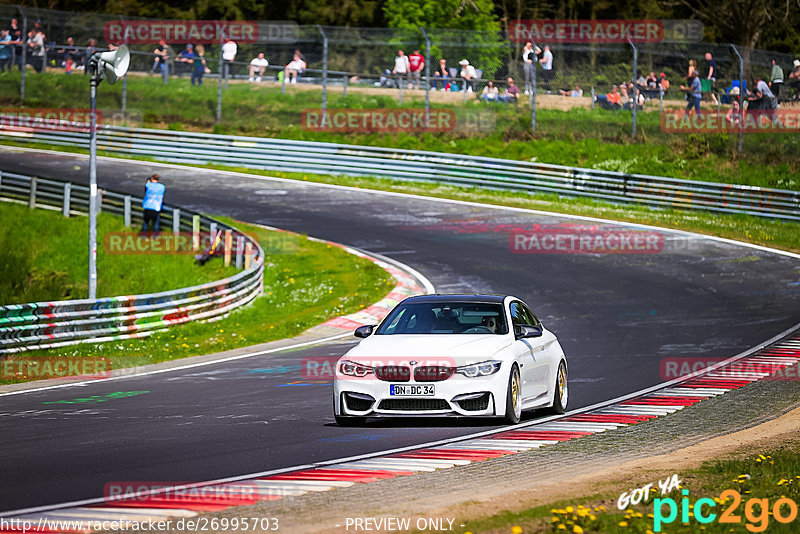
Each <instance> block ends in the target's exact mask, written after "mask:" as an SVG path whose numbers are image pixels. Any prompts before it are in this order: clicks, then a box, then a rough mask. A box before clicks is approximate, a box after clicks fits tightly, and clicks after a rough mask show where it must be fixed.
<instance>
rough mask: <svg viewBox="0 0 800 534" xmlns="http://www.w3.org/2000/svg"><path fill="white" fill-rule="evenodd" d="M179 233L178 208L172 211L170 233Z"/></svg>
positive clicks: (179, 211) (179, 214)
mask: <svg viewBox="0 0 800 534" xmlns="http://www.w3.org/2000/svg"><path fill="white" fill-rule="evenodd" d="M180 232H181V210H180V208H173V209H172V233H173V234H175V235H178V234H179V233H180Z"/></svg>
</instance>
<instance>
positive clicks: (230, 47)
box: [222, 39, 238, 78]
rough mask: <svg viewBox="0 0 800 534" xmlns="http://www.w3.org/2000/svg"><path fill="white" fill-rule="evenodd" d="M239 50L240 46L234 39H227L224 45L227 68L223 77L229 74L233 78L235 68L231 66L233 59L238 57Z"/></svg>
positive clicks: (224, 62)
mask: <svg viewBox="0 0 800 534" xmlns="http://www.w3.org/2000/svg"><path fill="white" fill-rule="evenodd" d="M237 50H238V48H237V46H236V43H234V42H233V39H227V40H226V41H225V44H224V45H222V61H223V66H224V68H225V70H224V74H223V77H225V78H227V77H228V76H230V77H231V78H233V70H232V69H231V66H232V63H233V61H234V60H235V59H236V52H237Z"/></svg>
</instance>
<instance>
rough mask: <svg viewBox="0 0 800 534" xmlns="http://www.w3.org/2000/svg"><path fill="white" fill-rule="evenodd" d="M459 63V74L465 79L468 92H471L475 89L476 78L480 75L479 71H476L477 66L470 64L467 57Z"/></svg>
mask: <svg viewBox="0 0 800 534" xmlns="http://www.w3.org/2000/svg"><path fill="white" fill-rule="evenodd" d="M458 64H459V65H461V72H460V73H459V76H461V77H462V78H463V79H464V86H465V87H466V88H467V92H468V93H471V92H473V91H474V90H475V79H476V78H477V77H478V73H477V72H476V71H475V67H473V66H472V65H470V64H469V61H467V60H466V59H462V60H461V61H459V62H458Z"/></svg>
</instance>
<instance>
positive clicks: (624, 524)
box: [461, 440, 800, 534]
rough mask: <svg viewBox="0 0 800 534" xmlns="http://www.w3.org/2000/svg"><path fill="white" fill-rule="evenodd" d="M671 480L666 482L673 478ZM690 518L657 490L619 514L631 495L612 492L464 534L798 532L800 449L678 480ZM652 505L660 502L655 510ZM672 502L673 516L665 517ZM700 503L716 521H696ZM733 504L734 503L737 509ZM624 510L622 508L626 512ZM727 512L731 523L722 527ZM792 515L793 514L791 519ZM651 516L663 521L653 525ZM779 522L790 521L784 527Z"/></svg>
mask: <svg viewBox="0 0 800 534" xmlns="http://www.w3.org/2000/svg"><path fill="white" fill-rule="evenodd" d="M670 476H671V475H670ZM679 476H680V480H681V488H682V489H683V490H688V492H689V494H688V495H687V496H686V497H685V498H686V501H685V502H686V503H687V505H688V508H687V510H688V511H687V514H688V515H687V517H686V520H685V521H684V520H683V519H684V518H683V517H682V510H683V503H684V501H683V499H684V496H683V495H682V493H681V490H679V489H674V490H672V491H671V492H670V493H669V494H668V495H662V494H661V492H660V491H659V488H658V486H657V485H656V486H655V488H654V490H653V491H651V492H650V494H649V497H648V499H647V500H646V501H645V500H643V501H642V502H640V503H639V504H636V505H628V506H627V508H625V509H624V510H620V509H619V508H618V501H619V499H620V496H621V495H622V494H623V493H624V492H627V493H628V494H630V492H631V491H632V489H633V488H631V487H622V486H620V487H617V488H614V489H613V490H612V491H606V492H603V493H599V494H593V495H587V496H585V497H583V498H579V499H572V500H569V501H560V502H555V503H551V504H548V505H543V506H537V507H535V508H530V509H527V510H523V511H521V512H509V511H505V512H500V513H498V514H495V515H492V516H489V517H485V518H482V519H476V520H473V521H469V522H467V523H465V526H464V527H463V528H462V529H461V532H474V533H489V532H491V533H501V532H503V533H508V532H511V533H512V534H521V533H528V532H537V533H544V532H554V533H559V532H571V533H599V532H602V533H648V534H649V533H653V532H707V533H720V534H722V533H728V532H763V531H766V532H787V533H793V532H797V525H798V521H799V519H798V517H797V516H798V512H797V506H800V441H797V440H794V441H789V442H787V443H785V444H784V445H782V446H780V447H779V448H776V449H773V450H768V451H762V452H761V453H757V454H753V453H750V454H747V455H742V454H740V455H734V456H731V457H728V458H723V459H718V460H715V461H709V462H704V463H703V464H702V465H701V466H700V468H698V469H694V470H687V471H684V472H681V473H680V475H679ZM657 499H662V502H660V501H659V500H657ZM669 499H673V500H674V502H675V507H676V516H675V517H673V518H672V520H671V521H669V522H667V520H668V519H669V517H670V513H671V510H670V504H669V503H667V502H663V501H668V500H669ZM699 499H708V500H707V501H703V502H704V504H703V506H702V509H701V510H700V512H701V515H702V516H703V517H704V518H705V517H709V516H710V514H715V517H714V518H713V519H712V520H711V521H708V522H706V523H702V522H701V521H699V520H698V516H697V512H696V510H697V508H695V506H696V504H697V502H698V500H699ZM737 499H738V501H737ZM624 504H625V503H624V502H623V505H624ZM726 510H727V511H729V512H730V515H729V516H728V519H729V520H730V521H731V522H727V523H723V522H721V521H720V519H721V516H722V514H723V512H725V511H726ZM792 510H794V512H792ZM656 516H658V517H659V518H660V520H659V521H656ZM778 517H781V518H783V519H784V520H785V519H788V518H792V517H793V519H792V520H791V521H788V522H781V521H779V520H778Z"/></svg>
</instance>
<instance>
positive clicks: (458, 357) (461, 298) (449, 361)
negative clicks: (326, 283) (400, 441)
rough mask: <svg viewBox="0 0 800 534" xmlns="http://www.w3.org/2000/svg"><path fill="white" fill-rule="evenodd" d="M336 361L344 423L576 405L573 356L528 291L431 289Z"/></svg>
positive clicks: (363, 330)
mask: <svg viewBox="0 0 800 534" xmlns="http://www.w3.org/2000/svg"><path fill="white" fill-rule="evenodd" d="M355 336H356V337H360V338H364V339H363V340H362V341H361V342H360V343H359V344H358V345H356V346H355V347H353V348H352V349H350V351H348V352H347V354H345V355H344V356H342V357H341V358H340V359H339V361H338V362H337V364H336V377H335V379H334V383H333V411H334V415H335V417H336V422H337V423H338V424H340V425H357V424H362V423H363V422H364V420H365V419H366V418H367V417H385V416H412V415H424V416H453V415H456V416H469V417H500V418H504V419H505V421H506V422H508V423H511V424H514V423H518V422H519V420H520V416H521V415H522V410H527V409H534V408H549V409H550V410H551V411H553V412H555V413H564V410H565V408H566V406H567V360H566V357H565V356H564V351H563V350H562V349H561V345H559V343H558V339H556V336H555V335H554V334H553V333H552V332H549V331H548V330H547V329H545V328H544V327H543V326H542V323H541V322H539V320H538V319H537V318H536V316H535V315H534V314H533V313H532V312H531V311H530V308H528V306H527V305H525V303H524V302H522V301H521V300H520V299H518V298H516V297H512V296H506V297H503V296H496V295H424V296H418V297H410V298H407V299H405V300H404V301H403V302H401V303H400V304H398V305H397V306H396V307H395V308H394V309H393V310H392V311H391V313H389V315H388V316H386V318H385V319H384V320H383V322H381V324H380V325H377V326H373V325H370V326H362V327H360V328H358V329H356V331H355Z"/></svg>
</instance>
